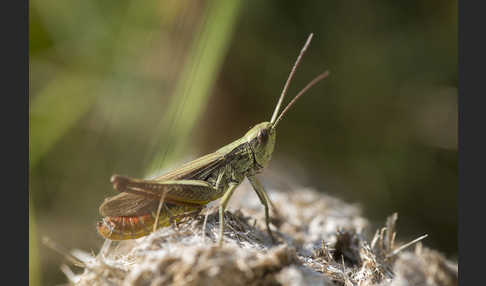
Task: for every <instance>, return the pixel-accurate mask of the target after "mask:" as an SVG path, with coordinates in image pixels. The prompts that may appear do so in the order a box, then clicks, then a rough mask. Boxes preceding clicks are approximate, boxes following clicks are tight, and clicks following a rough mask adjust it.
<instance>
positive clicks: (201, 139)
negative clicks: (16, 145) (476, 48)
mask: <svg viewBox="0 0 486 286" xmlns="http://www.w3.org/2000/svg"><path fill="white" fill-rule="evenodd" d="M311 32H313V33H314V39H313V41H312V43H311V46H310V48H309V49H308V51H307V54H306V55H305V56H304V58H303V62H302V64H301V66H300V67H299V68H298V70H297V73H296V76H295V78H294V81H293V82H292V84H291V86H290V90H289V94H288V95H289V96H288V97H289V98H290V97H292V96H293V95H295V93H296V92H297V91H298V90H299V89H300V88H302V87H303V86H304V85H305V84H306V82H307V81H309V80H310V79H312V78H313V77H314V76H315V75H317V74H318V73H320V72H322V71H324V70H326V69H329V70H330V71H331V76H330V77H329V78H328V79H326V80H325V81H323V82H321V83H319V84H318V85H317V86H316V87H314V88H313V89H311V90H310V91H309V93H308V94H307V95H306V96H304V97H303V98H302V99H301V100H300V101H299V102H298V103H297V104H296V105H295V108H293V109H292V110H291V111H290V112H289V113H288V114H287V116H286V118H285V119H284V120H283V121H282V122H281V124H280V125H279V129H278V136H277V145H276V150H275V152H274V155H273V160H272V163H271V164H270V167H269V170H267V172H268V173H272V172H273V173H277V174H279V176H281V177H285V178H287V180H290V181H295V182H298V183H300V184H301V185H304V186H309V187H313V188H316V189H319V190H322V191H325V192H327V193H330V194H333V195H335V196H337V197H340V198H342V199H344V200H346V201H348V202H350V203H357V204H359V205H361V206H362V208H363V210H364V215H365V216H366V217H368V218H370V219H371V220H372V222H373V223H375V225H374V226H378V225H382V224H383V223H384V221H385V218H386V216H388V215H390V214H391V213H393V212H398V213H399V221H398V239H399V240H401V241H404V240H407V239H413V238H415V237H418V236H419V235H422V234H424V233H427V234H429V237H428V238H427V239H426V240H425V242H424V243H425V244H426V245H428V246H431V247H434V248H437V249H438V250H439V251H441V252H443V253H445V254H446V255H447V256H448V257H449V258H452V259H454V258H456V257H457V193H456V192H457V1H437V0H436V1H419V0H416V1H384V0H382V1H309V2H300V1H299V2H297V1H277V0H274V1H224V0H220V1H216V0H215V1H189V0H183V1H181V0H170V1H152V0H150V1H149V0H147V1H142V2H140V1H94V0H85V1H55V0H43V1H40V0H32V1H30V216H29V218H30V225H29V227H30V241H29V242H30V243H29V248H30V263H29V269H30V274H31V285H54V284H61V283H64V282H66V278H65V277H64V276H63V274H62V272H61V271H60V270H59V266H60V264H61V263H64V262H65V259H64V258H63V257H62V256H60V255H58V254H56V253H55V252H53V251H51V250H50V249H47V248H46V247H44V246H43V245H42V244H41V243H40V238H41V237H43V236H48V237H50V238H51V239H53V240H54V241H56V242H58V243H59V244H60V245H62V246H63V247H65V248H67V249H73V248H79V249H83V250H87V251H89V250H93V251H94V252H95V253H96V252H97V251H98V249H99V247H100V246H101V244H102V241H103V240H102V238H101V237H100V236H99V235H98V234H97V233H96V230H95V223H96V221H97V220H98V219H99V214H98V206H99V205H100V204H101V202H102V201H103V199H104V198H105V197H108V196H111V195H114V194H115V192H114V190H113V189H112V186H111V185H110V183H109V178H110V176H111V175H112V174H114V173H118V174H124V175H130V176H133V177H145V176H147V175H149V174H150V173H151V172H153V171H154V170H158V169H161V168H170V167H174V164H176V163H177V162H181V160H182V161H186V160H189V159H192V158H194V157H197V156H200V155H203V154H205V153H208V152H212V151H214V150H215V149H217V148H219V147H221V146H223V145H224V144H227V143H229V142H231V141H232V140H234V139H236V138H238V137H240V136H242V135H243V134H244V133H245V132H246V131H247V130H248V128H249V127H251V126H253V125H254V124H256V123H258V122H261V121H268V120H269V119H270V116H271V114H272V112H273V108H274V106H275V104H276V102H277V97H278V95H279V94H280V92H281V89H282V87H283V84H284V82H285V80H286V78H287V76H288V73H289V71H290V69H291V66H292V64H293V62H294V61H295V59H296V57H297V54H298V52H299V51H300V49H301V47H302V45H303V44H304V42H305V40H306V38H307V36H308V35H309V33H311ZM289 98H287V100H286V103H287V102H288V101H289V100H290V99H289ZM281 166H285V168H283V167H281ZM265 177H266V176H265V173H264V174H263V175H262V178H263V179H264V180H265ZM268 177H270V176H268ZM374 229H375V228H373V229H371V231H374ZM75 270H77V271H79V269H75Z"/></svg>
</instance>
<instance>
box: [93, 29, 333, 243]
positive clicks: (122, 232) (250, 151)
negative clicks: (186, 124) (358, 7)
mask: <svg viewBox="0 0 486 286" xmlns="http://www.w3.org/2000/svg"><path fill="white" fill-rule="evenodd" d="M312 36H313V34H310V35H309V37H308V38H307V41H306V43H305V45H304V47H303V48H302V50H301V51H300V53H299V56H298V57H297V60H296V62H295V63H294V66H293V67H292V70H291V72H290V75H289V77H288V79H287V81H286V83H285V85H284V88H283V90H282V93H281V95H280V97H279V100H278V102H277V105H276V107H275V110H274V112H273V115H272V117H271V120H270V121H269V122H262V123H259V124H257V125H255V126H254V127H253V128H251V129H250V130H249V131H248V132H247V133H246V134H245V135H244V136H243V137H241V138H240V139H237V140H236V141H234V142H232V143H230V144H228V145H226V146H224V147H222V148H220V149H218V150H217V151H215V152H213V153H210V154H208V155H205V156H203V157H200V158H198V159H196V160H194V161H191V162H189V163H186V164H184V165H182V166H181V167H180V168H178V169H176V170H174V171H171V172H168V173H166V174H164V175H161V176H159V177H156V178H154V179H134V178H129V177H125V176H120V175H113V176H112V177H111V183H112V184H113V187H114V189H115V190H117V191H119V192H120V194H118V195H116V196H113V197H111V198H107V199H105V201H104V202H103V204H102V205H101V206H100V209H99V210H100V214H101V215H102V216H103V217H104V218H103V220H102V221H100V222H98V225H97V229H98V232H99V233H100V234H101V235H102V236H103V237H105V238H107V239H110V240H125V239H134V238H138V237H142V236H145V235H148V234H150V233H151V232H152V231H155V230H156V229H157V227H166V226H169V225H170V224H171V223H173V222H174V221H175V222H176V223H177V221H178V220H180V219H182V218H184V217H187V216H189V215H191V214H197V213H199V212H200V211H201V209H202V208H203V207H204V206H205V205H206V204H208V203H209V202H211V201H214V200H217V199H220V198H221V201H220V203H219V223H220V228H219V244H220V245H221V244H222V243H223V232H224V211H225V209H226V206H227V205H228V202H229V200H230V198H231V196H232V194H233V192H234V191H235V189H236V187H238V185H239V184H240V183H241V182H242V181H243V179H244V178H245V177H246V178H248V180H249V181H250V183H251V185H252V187H253V189H254V190H255V192H256V194H257V195H258V198H259V199H260V201H261V203H262V204H263V206H264V208H265V223H266V229H267V231H268V234H269V235H270V237H271V238H272V240H273V241H275V240H274V236H273V234H272V230H271V229H270V216H269V205H271V206H272V209H273V210H274V211H276V208H275V207H274V205H273V204H272V202H271V201H270V198H269V197H268V195H267V193H266V192H265V189H264V188H263V185H262V184H261V183H260V181H259V180H258V179H257V177H256V174H258V173H260V172H261V171H263V169H264V168H265V167H267V166H268V163H269V161H270V158H271V156H272V153H273V150H274V146H275V138H276V131H275V130H276V127H277V125H278V123H279V121H280V120H281V119H282V118H283V116H284V115H285V113H286V112H287V111H288V109H289V108H290V107H291V106H292V105H293V104H294V103H295V102H296V101H297V99H299V98H300V97H301V96H302V95H303V94H304V93H305V92H306V91H307V90H308V89H309V88H311V87H312V86H313V85H315V84H316V83H317V82H319V81H321V80H322V79H324V78H326V77H327V76H328V75H329V71H326V72H324V73H322V74H320V75H318V76H317V77H316V78H314V79H313V80H312V81H310V82H309V83H308V84H307V85H306V86H305V87H304V88H303V89H302V90H301V91H300V92H299V93H298V94H297V95H296V96H295V97H294V98H293V99H292V101H291V102H290V103H289V104H288V105H287V106H286V107H285V109H284V110H283V111H282V113H281V114H280V116H278V118H277V115H278V112H279V110H280V106H281V105H282V101H283V99H284V97H285V94H286V93H287V89H288V87H289V83H290V81H291V79H292V77H293V76H294V73H295V70H296V68H297V67H298V65H299V63H300V61H301V59H302V56H303V54H304V53H305V51H306V50H307V47H308V46H309V44H310V41H311V40H312Z"/></svg>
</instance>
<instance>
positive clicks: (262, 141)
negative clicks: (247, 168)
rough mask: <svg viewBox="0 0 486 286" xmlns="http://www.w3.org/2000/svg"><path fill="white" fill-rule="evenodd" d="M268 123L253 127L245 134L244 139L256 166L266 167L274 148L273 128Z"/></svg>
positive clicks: (274, 133)
mask: <svg viewBox="0 0 486 286" xmlns="http://www.w3.org/2000/svg"><path fill="white" fill-rule="evenodd" d="M272 127H273V124H272V123H270V122H262V123H259V124H257V125H255V126H254V127H253V128H252V129H250V130H249V131H248V132H247V133H246V134H245V138H246V140H247V142H248V143H249V144H250V147H251V149H252V150H253V154H254V155H255V160H256V162H257V163H258V165H260V166H262V167H264V168H265V167H266V166H267V165H268V162H269V161H270V158H271V157H272V153H273V148H274V146H275V135H276V132H275V128H272Z"/></svg>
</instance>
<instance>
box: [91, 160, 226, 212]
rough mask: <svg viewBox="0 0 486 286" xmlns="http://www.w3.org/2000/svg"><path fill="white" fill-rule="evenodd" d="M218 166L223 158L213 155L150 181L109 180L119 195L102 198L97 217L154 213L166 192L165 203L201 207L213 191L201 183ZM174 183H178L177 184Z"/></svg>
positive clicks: (113, 178) (119, 178) (121, 178)
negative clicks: (166, 191)
mask: <svg viewBox="0 0 486 286" xmlns="http://www.w3.org/2000/svg"><path fill="white" fill-rule="evenodd" d="M222 164H224V155H223V154H221V153H218V152H214V153H210V154H208V155H205V156H203V157H200V158H198V159H196V160H193V161H191V162H189V163H186V164H184V165H182V166H181V167H180V168H178V169H176V170H173V171H171V172H169V173H166V174H164V175H162V176H159V177H156V178H154V179H152V180H136V179H130V178H126V177H122V176H117V175H115V176H113V177H112V183H113V184H114V187H115V189H116V190H118V191H120V192H122V193H121V194H118V195H116V196H113V197H111V198H107V199H105V201H104V202H103V204H101V206H100V209H99V211H100V214H101V215H102V216H132V215H144V214H147V213H149V212H151V211H154V210H157V207H158V204H159V199H160V197H161V195H162V194H163V192H164V190H167V189H169V191H168V193H167V194H166V197H165V200H166V201H167V202H172V203H174V204H177V203H179V204H184V203H185V204H186V205H190V204H191V203H192V204H197V205H201V204H205V203H207V202H209V201H211V200H212V199H211V198H212V196H211V195H210V194H213V195H214V194H215V191H214V189H213V188H212V187H211V186H210V185H209V184H208V183H206V182H205V181H203V180H204V179H205V178H206V177H207V176H208V175H209V174H211V173H212V172H213V171H214V170H216V169H217V168H218V167H220V166H221V165H222ZM175 181H179V183H180V184H177V182H175ZM188 181H189V182H188ZM190 181H193V182H194V184H191V182H190ZM174 183H175V184H174ZM144 184H146V185H147V186H148V185H150V186H155V187H154V188H153V189H149V188H144V187H142V186H143V185H144ZM159 184H160V185H161V186H160V187H158V185H159ZM170 185H172V186H170ZM133 187H134V188H133Z"/></svg>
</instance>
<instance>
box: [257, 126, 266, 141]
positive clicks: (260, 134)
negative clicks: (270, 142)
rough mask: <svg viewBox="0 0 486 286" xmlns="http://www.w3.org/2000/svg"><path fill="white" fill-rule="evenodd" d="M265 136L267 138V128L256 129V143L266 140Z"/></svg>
mask: <svg viewBox="0 0 486 286" xmlns="http://www.w3.org/2000/svg"><path fill="white" fill-rule="evenodd" d="M267 138H268V130H267V129H262V130H260V131H258V135H257V140H258V143H260V144H261V143H262V142H264V141H267Z"/></svg>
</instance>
